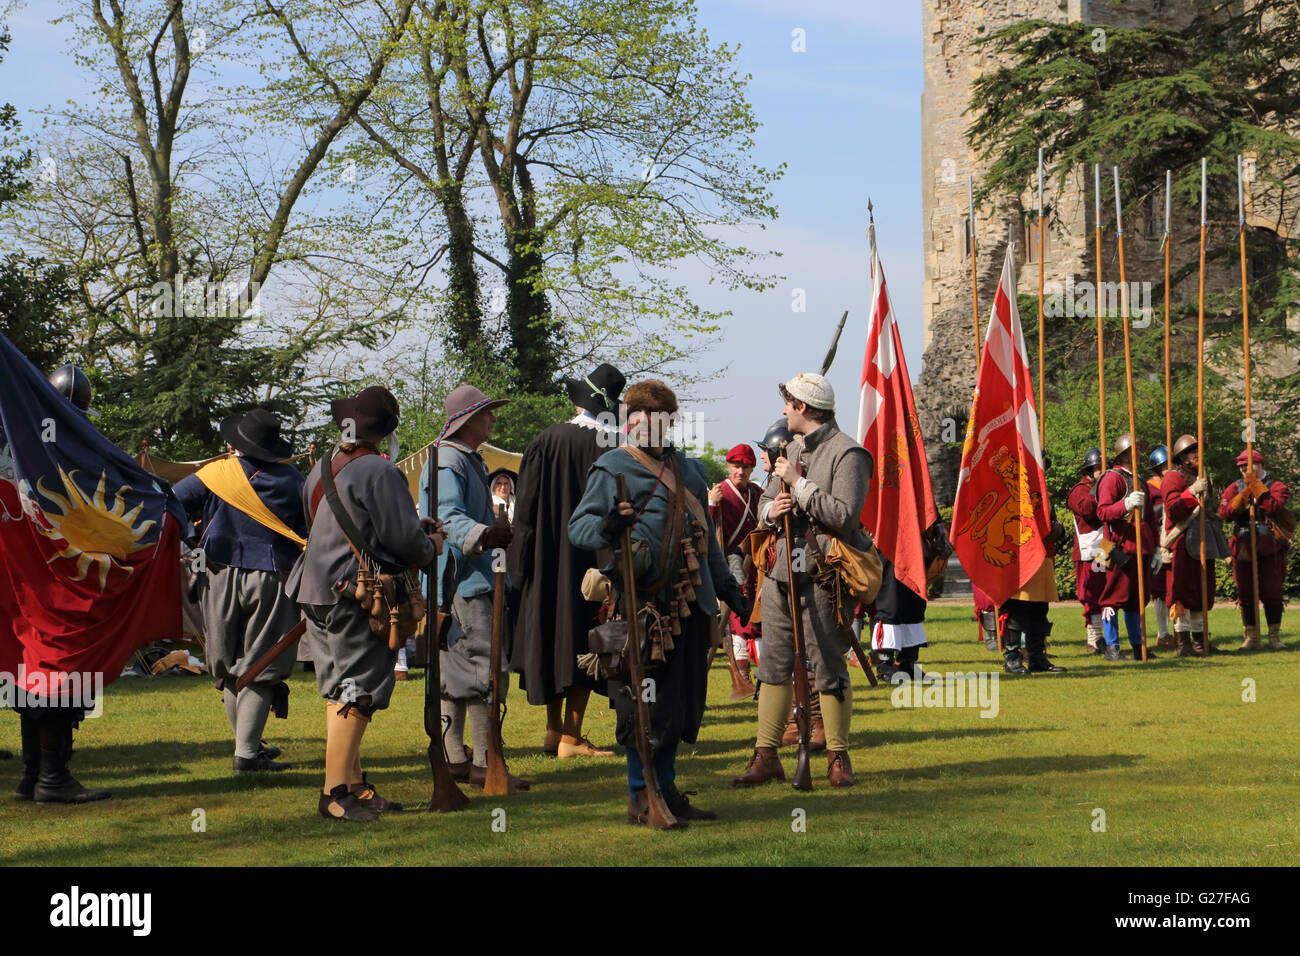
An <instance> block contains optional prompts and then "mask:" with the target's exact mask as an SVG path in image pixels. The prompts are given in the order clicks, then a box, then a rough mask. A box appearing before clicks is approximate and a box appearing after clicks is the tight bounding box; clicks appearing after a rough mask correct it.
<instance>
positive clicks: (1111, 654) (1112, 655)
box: [1102, 644, 1124, 661]
mask: <svg viewBox="0 0 1300 956" xmlns="http://www.w3.org/2000/svg"><path fill="white" fill-rule="evenodd" d="M1102 654H1103V656H1104V658H1105V660H1108V661H1122V660H1123V659H1124V655H1122V654H1121V653H1120V652H1119V645H1118V644H1107V645H1106V649H1105V650H1104V651H1103V652H1102Z"/></svg>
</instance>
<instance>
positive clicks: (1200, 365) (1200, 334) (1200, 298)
mask: <svg viewBox="0 0 1300 956" xmlns="http://www.w3.org/2000/svg"><path fill="white" fill-rule="evenodd" d="M1208 225H1209V220H1208V219H1207V218H1206V216H1205V158H1204V157H1202V158H1201V240H1200V243H1201V248H1200V272H1199V278H1198V280H1197V290H1196V300H1197V304H1196V461H1197V465H1196V477H1197V478H1204V477H1205V232H1206V228H1207V226H1208ZM1198 526H1199V527H1200V530H1201V544H1200V554H1199V555H1198V557H1199V558H1200V560H1201V614H1202V616H1203V618H1204V620H1203V621H1202V626H1203V627H1204V628H1205V630H1204V631H1203V632H1202V640H1204V641H1205V654H1206V655H1207V656H1208V655H1209V653H1210V588H1209V572H1208V571H1207V570H1206V567H1205V505H1204V504H1202V505H1201V514H1200V518H1199V519H1198Z"/></svg>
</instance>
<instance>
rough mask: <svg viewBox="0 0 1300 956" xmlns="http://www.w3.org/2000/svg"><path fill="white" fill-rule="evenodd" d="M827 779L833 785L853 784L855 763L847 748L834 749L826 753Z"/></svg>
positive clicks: (848, 785)
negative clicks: (850, 757)
mask: <svg viewBox="0 0 1300 956" xmlns="http://www.w3.org/2000/svg"><path fill="white" fill-rule="evenodd" d="M826 779H827V780H829V781H830V782H831V786H832V787H851V786H853V765H852V764H851V763H849V752H848V751H847V750H832V751H829V752H828V753H827V754H826Z"/></svg>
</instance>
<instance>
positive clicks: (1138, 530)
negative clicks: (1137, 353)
mask: <svg viewBox="0 0 1300 956" xmlns="http://www.w3.org/2000/svg"><path fill="white" fill-rule="evenodd" d="M1112 169H1113V170H1114V172H1115V243H1116V246H1117V249H1118V251H1119V293H1120V296H1119V301H1120V317H1121V318H1122V319H1123V321H1124V389H1125V392H1126V394H1127V396H1128V436H1129V449H1128V460H1129V467H1130V469H1131V471H1132V474H1133V489H1134V490H1135V491H1136V490H1138V489H1140V488H1142V484H1141V480H1140V478H1139V477H1138V439H1137V417H1136V416H1135V415H1134V414H1133V355H1132V351H1131V349H1130V347H1129V330H1128V322H1129V318H1128V284H1127V281H1126V276H1125V274H1124V211H1123V208H1122V206H1121V203H1120V195H1119V167H1118V166H1114V167H1112ZM1198 450H1199V449H1198ZM1133 543H1134V546H1135V549H1136V551H1135V554H1134V558H1135V559H1136V561H1137V568H1136V576H1137V588H1138V615H1139V617H1138V620H1139V622H1140V626H1139V628H1138V632H1139V633H1140V634H1141V636H1142V660H1143V661H1145V660H1146V659H1147V601H1146V567H1145V565H1144V564H1143V561H1142V509H1141V508H1135V509H1134V510H1133Z"/></svg>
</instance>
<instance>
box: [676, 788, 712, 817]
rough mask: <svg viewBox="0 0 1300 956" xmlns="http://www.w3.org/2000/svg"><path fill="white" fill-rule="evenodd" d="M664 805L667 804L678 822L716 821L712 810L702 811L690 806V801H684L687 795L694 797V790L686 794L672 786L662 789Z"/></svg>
mask: <svg viewBox="0 0 1300 956" xmlns="http://www.w3.org/2000/svg"><path fill="white" fill-rule="evenodd" d="M663 793H664V803H666V804H668V809H669V810H671V811H672V812H673V816H675V817H676V818H677V819H678V820H716V819H718V815H717V814H716V813H714V812H713V811H712V810H702V809H700V808H699V807H695V806H692V805H691V801H690V800H688V799H686V797H687V794H690V795H691V796H694V795H695V791H694V790H687V791H686V793H683V792H682V791H680V790H678V789H677V787H676V786H674V785H673V784H669V785H668V786H667V787H666V788H664V792H663Z"/></svg>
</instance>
